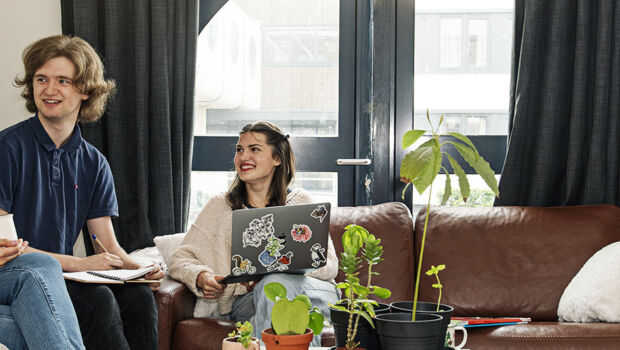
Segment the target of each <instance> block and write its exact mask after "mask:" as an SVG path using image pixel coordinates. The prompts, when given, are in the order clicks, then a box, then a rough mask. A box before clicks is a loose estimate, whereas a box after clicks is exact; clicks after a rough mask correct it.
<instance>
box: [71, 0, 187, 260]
mask: <svg viewBox="0 0 620 350" xmlns="http://www.w3.org/2000/svg"><path fill="white" fill-rule="evenodd" d="M61 4H62V28H63V33H65V34H75V35H77V36H80V37H82V38H84V39H85V40H87V41H88V42H89V43H91V44H92V45H93V46H94V47H95V48H96V49H97V50H98V51H99V53H100V54H101V55H102V57H103V59H104V63H105V66H106V71H107V75H108V76H109V77H111V78H113V79H114V80H116V84H117V93H116V96H115V97H114V99H113V100H112V102H111V103H110V104H109V105H108V109H107V112H106V115H105V116H104V117H103V118H102V119H101V120H100V121H99V122H97V123H93V124H84V125H82V131H83V134H84V137H85V138H86V139H87V140H88V141H90V142H91V143H93V144H94V145H95V146H96V147H97V148H98V149H99V150H100V151H101V152H102V153H103V154H104V155H105V156H106V157H107V159H108V161H109V162H110V166H111V168H112V172H113V174H114V183H115V185H116V195H117V197H118V202H119V214H120V216H119V217H118V218H116V219H114V220H113V223H114V226H115V230H116V234H117V237H118V239H119V242H120V244H121V245H122V246H123V248H125V249H126V250H127V251H132V250H134V249H137V248H142V247H145V246H150V245H153V237H154V236H157V235H163V234H170V233H175V232H182V231H185V230H186V226H187V215H188V206H189V190H190V174H191V152H192V144H193V139H192V138H193V136H192V135H193V113H194V79H195V67H196V42H197V36H198V1H197V0H175V1H165V0H135V1H127V0H79V1H70V0H62V2H61Z"/></svg>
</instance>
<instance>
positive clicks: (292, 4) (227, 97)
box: [189, 0, 341, 223]
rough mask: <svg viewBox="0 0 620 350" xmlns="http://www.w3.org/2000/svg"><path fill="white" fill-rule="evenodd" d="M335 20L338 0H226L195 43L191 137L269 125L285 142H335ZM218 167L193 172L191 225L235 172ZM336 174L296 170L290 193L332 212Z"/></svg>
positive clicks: (337, 30) (231, 134) (335, 201)
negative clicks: (299, 192)
mask: <svg viewBox="0 0 620 350" xmlns="http://www.w3.org/2000/svg"><path fill="white" fill-rule="evenodd" d="M340 15H341V14H340V1H338V0H296V1H281V0H261V1H256V0H229V1H227V2H226V4H225V5H224V6H223V7H222V8H221V9H220V10H219V11H218V12H217V13H216V14H215V16H214V17H213V18H212V19H211V20H210V21H209V22H208V23H207V25H206V27H205V28H204V29H203V30H202V31H201V33H200V35H199V37H198V45H197V74H196V96H195V108H196V109H195V113H194V114H195V119H194V135H195V136H200V137H203V136H206V137H210V138H218V137H219V138H222V137H231V138H234V137H236V136H238V133H239V131H240V130H241V129H242V127H243V126H245V125H246V124H248V123H252V122H255V121H259V120H269V121H272V122H274V123H276V124H277V125H278V126H280V127H281V128H282V129H283V130H285V132H287V133H288V134H289V135H290V136H292V137H299V136H308V137H329V138H335V137H338V136H339V130H338V122H339V114H338V113H339V95H338V94H339V53H340V52H339V50H340V47H339V44H340V40H339V36H340ZM231 142H232V141H231ZM295 151H296V152H302V150H297V149H296V150H295ZM233 156H234V147H231V149H230V159H232V157H233ZM220 168H222V169H221V170H225V171H202V170H201V171H192V185H191V195H190V215H189V222H190V223H191V222H193V221H194V220H195V218H196V216H197V215H198V214H199V212H200V210H201V209H202V207H203V206H204V204H205V203H206V202H207V201H208V199H209V198H211V197H213V196H214V195H216V194H218V193H221V192H223V191H226V190H228V188H229V187H230V184H231V183H232V181H233V179H234V176H235V173H234V169H231V168H227V167H226V165H224V166H222V167H219V165H218V169H217V170H219V169H220ZM337 175H338V174H337V173H336V172H325V171H323V172H321V171H314V172H310V171H305V172H304V171H298V172H297V173H296V177H295V181H294V182H293V184H292V185H291V188H296V187H303V188H304V189H306V190H308V191H309V192H310V193H311V194H312V195H313V197H314V199H315V200H317V201H326V202H331V203H332V205H333V206H337V205H338V176H337Z"/></svg>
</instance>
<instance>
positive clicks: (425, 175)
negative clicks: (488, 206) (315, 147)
mask: <svg viewBox="0 0 620 350" xmlns="http://www.w3.org/2000/svg"><path fill="white" fill-rule="evenodd" d="M426 119H427V120H428V123H429V125H430V127H431V130H430V132H431V136H430V139H428V140H427V141H425V142H422V143H421V144H420V145H419V146H417V147H416V148H415V149H413V150H411V151H409V152H408V153H407V154H406V155H405V158H404V159H403V162H402V163H401V166H400V178H401V181H403V182H405V183H406V184H407V186H405V189H404V190H403V198H404V196H405V191H407V189H408V188H409V185H410V184H413V187H414V188H415V190H416V191H417V192H418V193H419V194H420V195H421V194H423V193H424V191H426V190H427V189H428V190H429V191H428V202H427V205H426V217H425V219H424V231H423V232H422V242H421V247H420V256H419V261H418V269H417V273H416V281H415V291H414V295H413V312H412V314H411V318H412V321H415V317H416V308H417V303H418V290H419V285H420V271H421V269H422V258H423V256H424V244H425V243H426V230H427V227H428V218H429V216H430V211H431V195H432V189H433V182H434V181H435V178H436V177H437V174H439V172H440V171H442V170H443V172H444V173H445V174H446V183H445V190H444V194H443V197H442V204H443V203H445V202H446V201H447V200H448V199H449V198H450V195H451V194H452V182H451V179H450V174H451V172H450V171H449V169H447V168H445V167H444V166H443V165H442V162H443V160H444V157H445V158H447V160H448V163H449V164H450V167H451V168H452V171H453V173H454V174H456V176H457V178H458V183H459V188H460V193H461V196H462V197H463V200H464V201H467V197H469V193H470V187H469V181H468V180H467V176H466V175H465V171H464V170H463V168H462V167H461V165H460V164H459V162H458V161H457V160H456V159H454V157H452V156H451V155H450V154H448V153H447V152H446V151H445V147H448V146H453V147H454V148H455V149H456V151H457V152H458V154H459V155H460V156H461V157H462V158H463V160H465V162H467V163H468V164H469V165H470V166H471V167H472V168H473V169H474V171H475V172H476V173H477V174H479V175H480V176H481V177H482V179H483V180H484V182H485V183H486V184H487V186H489V188H490V189H491V191H493V193H494V194H495V195H496V196H499V189H498V188H497V180H496V179H495V172H494V171H493V169H491V166H490V165H489V163H488V162H487V161H486V160H484V158H482V156H481V155H480V154H479V153H478V150H477V149H476V146H474V144H473V143H472V142H471V140H470V139H469V138H467V137H466V136H464V135H461V134H459V133H456V132H448V133H445V134H439V128H440V127H441V124H442V122H443V115H442V116H441V118H440V119H439V124H438V125H437V128H434V127H433V123H432V122H431V119H430V116H429V112H428V110H427V111H426ZM426 133H427V131H426V130H417V129H414V130H409V131H407V132H406V133H405V135H403V149H407V148H409V147H410V146H412V145H413V144H414V143H416V141H418V140H419V139H420V138H421V137H422V136H423V135H424V134H426Z"/></svg>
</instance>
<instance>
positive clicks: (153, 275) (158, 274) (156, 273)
mask: <svg viewBox="0 0 620 350" xmlns="http://www.w3.org/2000/svg"><path fill="white" fill-rule="evenodd" d="M144 278H145V279H147V280H160V279H162V278H164V271H162V269H161V267H160V266H159V265H157V266H155V269H154V270H153V271H151V272H150V273H149V274H147V275H145V276H144ZM160 285H161V283H159V282H157V283H149V287H150V288H151V290H152V291H153V292H156V291H157V290H158V289H159V286H160Z"/></svg>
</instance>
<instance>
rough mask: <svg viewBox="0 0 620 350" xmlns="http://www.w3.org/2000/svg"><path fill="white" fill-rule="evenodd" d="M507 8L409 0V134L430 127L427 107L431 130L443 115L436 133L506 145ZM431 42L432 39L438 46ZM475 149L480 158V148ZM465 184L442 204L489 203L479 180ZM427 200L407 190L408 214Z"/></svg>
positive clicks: (441, 179)
mask: <svg viewBox="0 0 620 350" xmlns="http://www.w3.org/2000/svg"><path fill="white" fill-rule="evenodd" d="M513 6H514V5H513V1H510V0H462V1H453V0H445V1H434V0H417V1H416V22H415V23H416V28H415V45H416V46H415V67H414V70H415V73H414V74H415V76H414V84H415V86H414V127H415V128H416V129H429V128H430V127H429V125H428V122H427V120H426V110H427V109H428V110H429V111H430V117H431V120H432V122H433V125H435V126H436V125H437V124H438V122H439V118H440V117H441V115H443V116H444V121H443V124H442V126H441V128H440V130H439V132H440V133H446V132H458V133H461V134H464V135H468V136H470V137H471V138H472V139H475V138H493V140H495V139H497V140H499V142H500V143H501V142H503V143H504V144H505V137H506V135H507V133H508V104H509V98H510V54H511V50H512V48H511V40H510V39H511V37H512V14H513ZM434 38H439V43H438V44H437V43H436V42H435V41H436V39H434ZM474 142H476V141H475V140H474ZM483 144H485V145H487V144H488V142H486V143H485V142H483ZM478 148H479V151H481V153H484V152H483V151H485V149H480V147H478ZM487 160H488V159H487ZM497 177H498V178H499V175H497ZM445 178H446V175H445V174H440V175H439V176H438V178H437V180H436V181H435V186H433V194H432V203H433V204H439V203H440V200H441V195H442V194H443V188H444V183H445ZM468 179H469V181H470V185H471V189H472V191H471V193H472V194H471V198H470V200H468V201H467V203H462V202H457V201H454V200H451V201H449V205H470V206H480V205H492V204H493V195H492V192H490V191H488V190H486V185H485V184H484V182H483V181H482V179H481V178H480V177H479V176H478V175H468ZM455 183H457V179H456V176H455V175H452V184H453V187H455V186H454V184H455ZM489 193H491V196H490V197H489ZM474 197H475V198H474ZM427 199H428V193H425V194H423V195H422V196H420V195H418V194H417V192H415V191H414V196H413V209H414V211H417V209H419V208H420V207H421V206H423V205H425V204H426V200H427Z"/></svg>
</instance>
